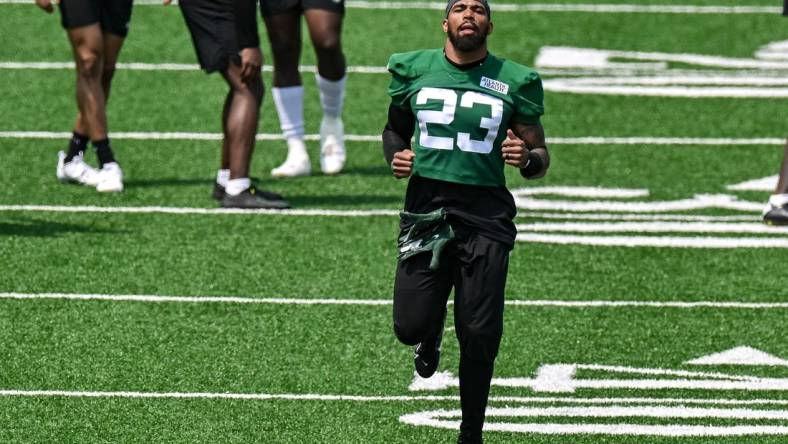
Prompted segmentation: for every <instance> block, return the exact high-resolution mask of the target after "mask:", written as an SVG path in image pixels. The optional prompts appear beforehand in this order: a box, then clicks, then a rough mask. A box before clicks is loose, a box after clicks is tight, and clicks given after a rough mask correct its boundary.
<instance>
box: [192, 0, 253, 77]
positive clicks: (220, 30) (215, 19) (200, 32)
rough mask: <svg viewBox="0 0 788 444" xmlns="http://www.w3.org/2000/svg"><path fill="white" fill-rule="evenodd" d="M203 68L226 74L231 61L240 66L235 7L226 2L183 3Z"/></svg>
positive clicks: (195, 0) (217, 0)
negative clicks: (225, 71)
mask: <svg viewBox="0 0 788 444" xmlns="http://www.w3.org/2000/svg"><path fill="white" fill-rule="evenodd" d="M178 3H179V5H180V7H181V12H182V13H183V18H184V20H185V21H186V26H187V27H188V28H189V33H191V36H192V42H193V43H194V49H195V51H197V60H199V62H200V67H202V69H204V70H205V71H206V72H209V73H210V72H215V71H224V70H225V69H227V66H228V65H229V63H230V61H231V60H233V61H235V63H238V64H240V58H239V56H238V53H239V52H240V50H241V49H240V48H239V47H238V46H239V45H238V34H237V30H236V26H235V15H234V13H233V8H232V3H231V2H229V1H226V0H180V1H179V2H178Z"/></svg>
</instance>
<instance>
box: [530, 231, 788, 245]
mask: <svg viewBox="0 0 788 444" xmlns="http://www.w3.org/2000/svg"><path fill="white" fill-rule="evenodd" d="M517 240H518V241H520V242H535V243H545V244H560V245H595V246H606V247H668V248H788V239H785V238H773V237H735V238H734V237H670V236H581V235H561V234H542V233H519V234H518V235H517Z"/></svg>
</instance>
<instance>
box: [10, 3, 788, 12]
mask: <svg viewBox="0 0 788 444" xmlns="http://www.w3.org/2000/svg"><path fill="white" fill-rule="evenodd" d="M0 4H24V5H29V4H30V2H29V1H27V0H0ZM134 5H135V6H136V5H139V6H161V5H162V2H161V0H136V1H135V2H134ZM173 5H177V0H176V1H174V2H173ZM345 7H347V8H351V9H385V10H388V9H393V10H399V9H435V10H440V11H442V10H444V9H445V8H446V4H445V3H440V2H418V1H414V2H389V1H362V0H348V1H346V2H345ZM495 10H496V11H501V12H521V11H522V12H529V11H533V12H591V13H611V12H612V13H641V14H643V13H646V14H648V13H654V14H779V13H780V11H782V9H781V8H779V7H772V6H695V5H627V4H582V3H579V4H552V3H531V4H512V3H501V4H496V5H495Z"/></svg>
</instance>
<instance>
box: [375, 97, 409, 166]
mask: <svg viewBox="0 0 788 444" xmlns="http://www.w3.org/2000/svg"><path fill="white" fill-rule="evenodd" d="M415 130H416V118H415V117H414V115H413V111H411V110H410V109H409V108H400V107H398V106H396V105H394V104H393V103H392V104H390V105H389V117H388V121H387V122H386V126H385V128H383V156H384V157H385V158H386V163H388V164H389V166H390V167H391V171H392V173H394V177H396V178H397V179H402V178H403V177H408V176H410V173H411V171H412V169H413V158H414V157H415V156H416V155H415V153H414V152H413V151H411V149H410V139H411V137H413V132H414V131H415Z"/></svg>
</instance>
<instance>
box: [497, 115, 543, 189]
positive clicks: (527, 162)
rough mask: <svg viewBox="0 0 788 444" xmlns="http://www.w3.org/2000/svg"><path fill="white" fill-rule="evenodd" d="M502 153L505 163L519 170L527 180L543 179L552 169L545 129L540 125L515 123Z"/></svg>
mask: <svg viewBox="0 0 788 444" xmlns="http://www.w3.org/2000/svg"><path fill="white" fill-rule="evenodd" d="M501 152H502V153H503V154H504V162H506V163H507V164H508V165H511V166H514V167H517V168H519V169H520V175H522V176H523V177H525V178H526V179H538V178H540V177H543V176H544V175H545V173H547V169H548V168H549V167H550V153H548V151H547V143H546V142H545V136H544V128H543V127H542V125H541V124H539V123H537V124H533V125H531V124H526V123H519V122H515V123H513V124H512V127H511V129H509V130H507V133H506V139H504V141H503V143H502V144H501Z"/></svg>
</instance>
